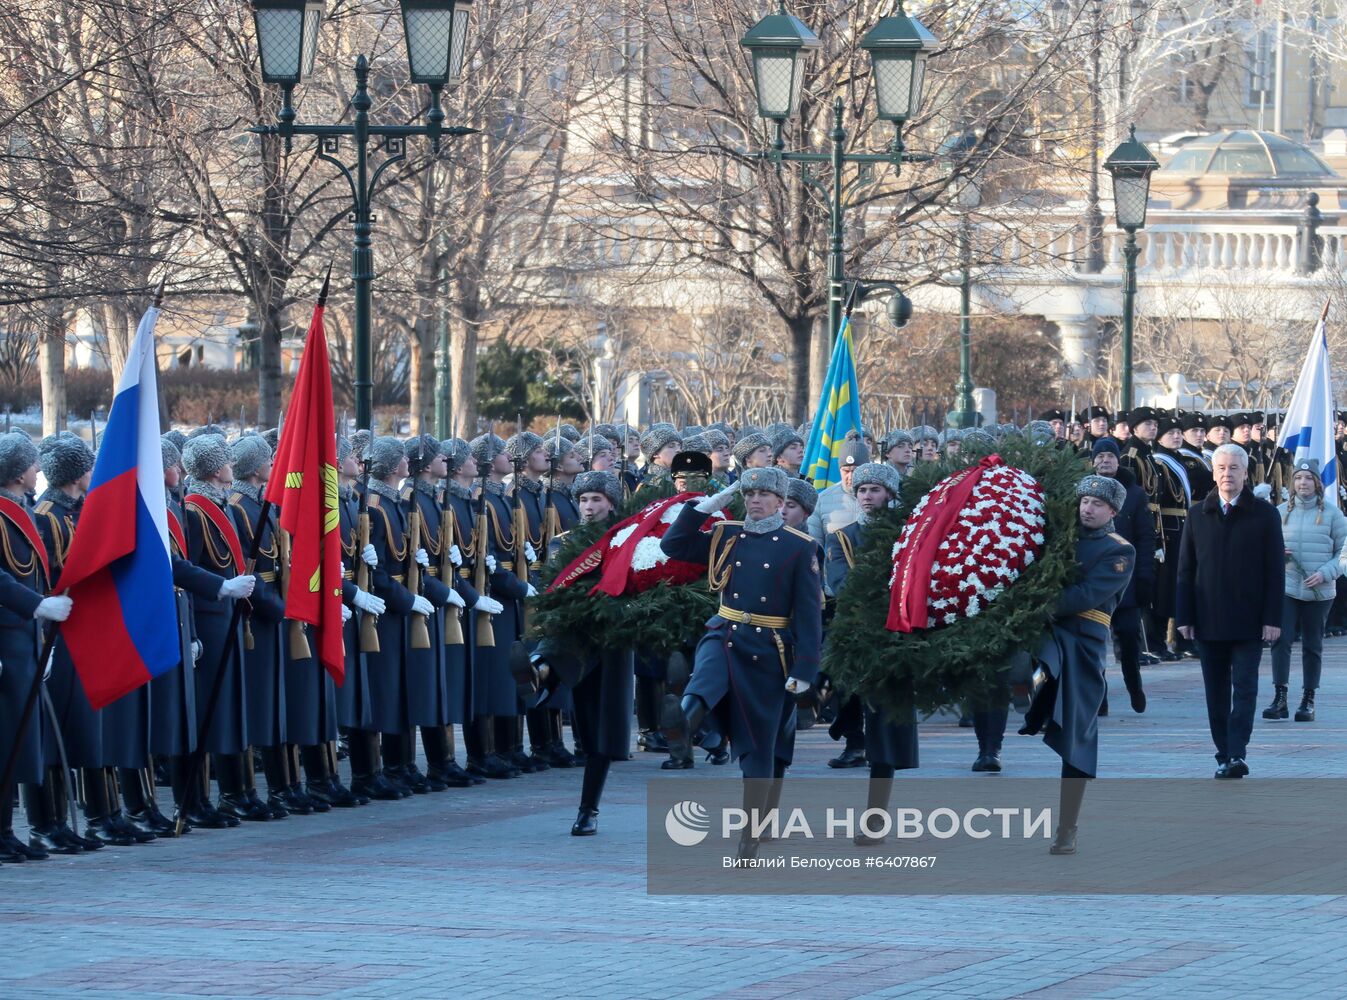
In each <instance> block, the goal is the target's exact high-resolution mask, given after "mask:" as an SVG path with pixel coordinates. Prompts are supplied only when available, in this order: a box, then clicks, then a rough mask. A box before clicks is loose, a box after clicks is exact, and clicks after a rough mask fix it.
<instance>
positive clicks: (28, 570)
mask: <svg viewBox="0 0 1347 1000" xmlns="http://www.w3.org/2000/svg"><path fill="white" fill-rule="evenodd" d="M16 527H17V525H16ZM0 541H3V542H4V548H5V562H7V563H8V564H9V571H10V572H11V573H12V574H13V575H14V576H16V577H19V578H20V579H22V578H24V577H27V576H29V575H31V574H32V573H33V572H35V571H36V570H37V565H38V563H37V552H35V551H33V549H32V546H31V545H30V546H29V552H28V561H27V562H26V563H21V562H19V557H18V556H16V555H15V554H14V547H13V546H12V545H11V544H10V541H9V518H7V517H4V516H0ZM24 541H27V538H25V539H24Z"/></svg>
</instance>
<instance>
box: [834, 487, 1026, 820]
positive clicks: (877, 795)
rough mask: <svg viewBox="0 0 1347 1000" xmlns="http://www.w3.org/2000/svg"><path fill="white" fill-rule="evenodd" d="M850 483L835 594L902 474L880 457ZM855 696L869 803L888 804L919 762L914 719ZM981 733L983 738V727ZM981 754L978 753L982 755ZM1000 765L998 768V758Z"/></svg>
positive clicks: (839, 533)
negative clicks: (850, 516) (899, 777)
mask: <svg viewBox="0 0 1347 1000" xmlns="http://www.w3.org/2000/svg"><path fill="white" fill-rule="evenodd" d="M851 484H852V488H853V489H854V490H855V493H856V502H857V504H858V506H859V514H858V516H857V518H856V520H855V521H853V522H851V523H850V524H847V525H844V526H842V527H839V528H836V529H835V530H833V531H831V532H829V534H828V543H827V547H826V553H827V555H826V558H827V563H826V576H827V580H828V586H829V588H830V589H831V591H832V592H833V594H834V595H839V594H841V593H842V589H843V587H844V586H845V585H846V581H847V577H848V576H849V574H850V572H851V569H852V567H853V566H854V565H855V563H856V551H857V550H858V549H859V548H860V546H861V543H862V536H863V535H864V532H865V529H866V525H867V524H868V523H869V521H870V519H871V518H872V517H874V516H875V514H877V513H879V512H880V511H881V510H883V509H884V508H885V507H887V506H889V505H890V504H892V503H893V502H894V501H895V500H896V499H897V498H898V492H899V490H900V489H901V480H900V479H899V477H898V474H897V473H896V472H895V471H894V469H893V468H892V467H890V466H889V465H887V464H885V463H882V462H867V463H865V464H863V465H861V466H860V467H858V468H857V469H856V471H855V472H854V473H853V474H852V477H851ZM851 696H852V698H854V699H855V701H856V704H857V705H860V706H862V715H863V718H864V726H865V736H864V751H863V759H862V762H863V763H864V762H866V761H868V763H869V765H870V784H869V788H868V793H867V803H868V804H867V808H869V809H880V810H884V809H887V808H888V805H889V796H890V794H891V792H892V790H893V775H894V772H895V771H900V770H906V769H908V768H914V767H917V766H918V750H917V724H916V720H915V718H910V719H903V720H901V721H900V720H896V719H894V718H893V717H892V716H890V714H889V713H887V712H884V711H881V710H879V709H877V708H875V707H874V705H873V704H871V703H870V702H868V701H867V700H866V699H865V692H863V691H857V692H852V695H851ZM1002 727H1003V728H1004V721H1003V722H1002ZM978 738H979V742H980V743H981V742H982V739H983V734H982V733H981V732H979V734H978ZM996 749H997V750H998V751H999V749H1000V740H999V738H998V739H997V740H996ZM981 757H982V755H981V754H979V759H981ZM829 764H830V765H831V761H830V762H829ZM996 769H997V770H1000V767H999V764H998V766H997V768H996ZM979 770H986V768H979ZM854 839H855V841H856V843H857V844H858V845H861V846H872V845H874V844H878V843H880V838H876V837H871V836H869V835H868V834H865V833H858V834H856V835H855V838H854Z"/></svg>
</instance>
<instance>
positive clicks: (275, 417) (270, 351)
mask: <svg viewBox="0 0 1347 1000" xmlns="http://www.w3.org/2000/svg"><path fill="white" fill-rule="evenodd" d="M260 315H261V317H262V319H261V322H260V323H259V324H258V325H259V327H260V329H259V330H258V340H257V393H258V405H257V423H258V425H259V426H260V427H263V428H271V427H276V426H278V425H279V424H280V422H281V329H282V327H281V311H280V309H279V308H276V307H275V306H273V305H272V304H271V303H268V304H267V307H266V308H265V309H264V310H262V311H261V313H260Z"/></svg>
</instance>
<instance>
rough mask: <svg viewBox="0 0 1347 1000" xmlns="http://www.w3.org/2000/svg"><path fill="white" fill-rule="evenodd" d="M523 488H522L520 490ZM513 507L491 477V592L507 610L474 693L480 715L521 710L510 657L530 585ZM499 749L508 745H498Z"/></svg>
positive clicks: (499, 619)
mask: <svg viewBox="0 0 1347 1000" xmlns="http://www.w3.org/2000/svg"><path fill="white" fill-rule="evenodd" d="M521 492H522V490H521ZM512 512H513V508H512V507H511V505H510V499H509V497H507V496H506V495H505V487H504V486H503V485H502V484H500V483H493V482H490V481H488V482H487V484H486V519H487V553H488V554H489V555H491V556H492V557H493V558H494V559H495V560H496V571H495V572H494V573H492V574H491V577H490V579H491V596H492V597H494V598H495V599H496V600H497V601H499V602H500V603H501V604H502V605H503V606H504V610H503V611H502V612H501V613H500V614H498V615H495V616H493V617H492V619H491V623H492V625H493V626H494V628H495V638H496V645H495V647H494V648H493V649H492V651H491V652H492V654H493V655H492V656H490V657H489V659H490V662H491V669H490V670H489V671H488V672H487V676H486V677H485V678H482V679H483V680H484V681H485V683H484V684H483V690H481V691H478V692H475V693H474V699H475V703H474V706H473V707H474V709H475V711H476V714H477V715H493V716H506V715H510V716H513V715H516V714H517V713H518V711H519V696H518V694H517V693H516V689H515V682H514V677H513V676H512V675H511V673H510V664H509V660H508V656H509V652H510V644H511V643H513V642H514V641H515V640H516V639H519V638H522V627H523V622H522V616H521V611H522V605H523V601H524V599H525V597H526V596H527V595H528V588H527V586H526V585H525V584H524V582H523V581H522V580H520V579H519V577H518V576H517V575H516V573H515V538H514V527H513V524H512V522H511V515H512ZM497 749H498V750H506V749H508V747H503V746H498V747H497Z"/></svg>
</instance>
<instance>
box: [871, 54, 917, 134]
mask: <svg viewBox="0 0 1347 1000" xmlns="http://www.w3.org/2000/svg"><path fill="white" fill-rule="evenodd" d="M874 67H875V99H876V101H877V102H878V104H879V116H880V117H881V118H887V119H889V120H891V121H904V120H906V119H907V118H908V116H909V115H910V114H911V113H912V68H913V66H912V59H911V57H910V56H908V55H902V56H891V55H880V54H878V53H876V55H875V58H874Z"/></svg>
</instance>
